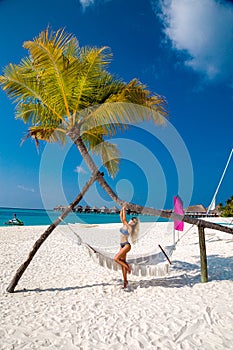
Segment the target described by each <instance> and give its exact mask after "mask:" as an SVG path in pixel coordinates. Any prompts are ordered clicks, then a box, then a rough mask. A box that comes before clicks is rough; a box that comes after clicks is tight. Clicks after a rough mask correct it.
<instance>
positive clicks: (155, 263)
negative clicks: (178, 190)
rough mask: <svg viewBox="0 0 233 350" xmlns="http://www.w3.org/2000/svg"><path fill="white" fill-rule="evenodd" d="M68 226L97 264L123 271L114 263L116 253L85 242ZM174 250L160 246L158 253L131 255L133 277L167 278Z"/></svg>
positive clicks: (172, 246) (129, 260)
mask: <svg viewBox="0 0 233 350" xmlns="http://www.w3.org/2000/svg"><path fill="white" fill-rule="evenodd" d="M68 226H69V228H70V229H71V231H72V232H73V234H74V235H75V236H76V240H75V241H76V242H77V244H79V245H82V246H83V247H85V249H86V250H87V252H88V253H89V256H90V257H91V258H92V259H93V260H94V261H95V262H97V263H98V264H99V265H100V266H102V267H106V268H108V269H111V270H114V271H118V270H121V266H120V265H119V264H117V263H116V262H115V261H114V256H115V254H116V253H111V252H107V251H103V250H101V249H99V248H97V247H95V246H92V245H90V244H88V243H85V242H83V240H82V239H81V237H80V236H79V235H78V234H77V232H76V231H75V230H74V229H73V228H71V225H70V224H68ZM174 248H175V244H173V245H170V246H165V247H163V248H162V247H161V246H160V245H159V252H158V249H157V251H156V252H151V253H148V254H142V255H138V254H137V255H136V254H135V255H133V256H130V254H129V258H127V262H128V263H129V264H130V265H131V273H132V275H135V276H148V277H153V276H165V275H166V274H168V272H169V266H170V264H171V262H170V259H169V257H171V255H172V252H173V250H174Z"/></svg>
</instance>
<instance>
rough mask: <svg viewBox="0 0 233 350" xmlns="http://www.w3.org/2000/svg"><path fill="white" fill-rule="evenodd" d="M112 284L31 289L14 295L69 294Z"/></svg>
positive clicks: (18, 291) (19, 291)
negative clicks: (32, 293)
mask: <svg viewBox="0 0 233 350" xmlns="http://www.w3.org/2000/svg"><path fill="white" fill-rule="evenodd" d="M112 285H113V284H112V283H94V284H86V285H84V286H73V287H64V288H59V287H57V288H45V289H41V288H33V289H26V288H24V289H19V290H16V291H15V292H14V293H29V292H35V293H44V292H69V291H71V290H79V289H84V288H93V287H101V286H102V287H106V286H112Z"/></svg>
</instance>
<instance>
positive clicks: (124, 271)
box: [121, 253, 128, 288]
mask: <svg viewBox="0 0 233 350" xmlns="http://www.w3.org/2000/svg"><path fill="white" fill-rule="evenodd" d="M121 261H123V262H125V263H126V253H125V254H124V255H122V257H121ZM126 264H127V263H126ZM121 270H122V275H123V279H124V288H126V286H127V284H128V281H127V269H126V268H125V267H124V266H121Z"/></svg>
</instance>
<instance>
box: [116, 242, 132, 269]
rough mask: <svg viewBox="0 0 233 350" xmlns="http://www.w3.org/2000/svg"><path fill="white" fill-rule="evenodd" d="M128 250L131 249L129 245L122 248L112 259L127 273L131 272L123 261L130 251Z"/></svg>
mask: <svg viewBox="0 0 233 350" xmlns="http://www.w3.org/2000/svg"><path fill="white" fill-rule="evenodd" d="M130 249H131V246H130V244H126V245H125V246H124V247H123V248H121V249H120V251H119V252H118V253H117V254H116V255H115V257H114V260H115V261H116V262H117V263H118V264H120V265H121V266H122V267H124V268H125V269H126V270H127V271H128V272H129V273H130V272H131V268H130V266H129V264H127V262H126V261H125V260H126V254H127V253H128V252H129V251H130Z"/></svg>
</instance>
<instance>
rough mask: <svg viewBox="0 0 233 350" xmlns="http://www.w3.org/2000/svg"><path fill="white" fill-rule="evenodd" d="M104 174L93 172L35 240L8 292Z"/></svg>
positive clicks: (10, 291)
mask: <svg viewBox="0 0 233 350" xmlns="http://www.w3.org/2000/svg"><path fill="white" fill-rule="evenodd" d="M102 176H103V173H100V172H99V171H98V169H97V170H96V171H95V172H93V174H92V176H91V178H90V180H89V181H88V182H87V183H86V185H85V186H84V188H83V189H82V191H81V192H80V193H79V195H78V196H77V197H76V198H75V199H74V201H73V202H72V203H70V204H69V205H68V206H67V207H66V208H65V210H64V211H63V212H62V214H61V215H60V216H59V217H58V218H57V219H56V220H55V221H54V222H53V223H52V224H51V225H50V226H49V227H48V228H47V230H46V231H45V232H44V233H43V234H42V235H41V236H40V238H39V239H38V240H37V241H36V242H35V244H34V245H33V248H32V250H31V251H30V253H29V255H28V258H27V260H25V262H24V263H23V264H22V265H21V266H20V267H19V268H18V270H17V272H16V274H15V276H14V277H13V279H12V281H11V283H10V284H9V286H8V287H7V292H9V293H13V292H14V290H15V287H16V286H17V284H18V282H19V280H20V278H21V277H22V275H23V273H24V272H25V270H26V269H27V267H28V265H29V264H30V262H31V261H32V259H33V257H34V256H35V254H36V253H37V251H38V249H39V248H40V246H41V245H42V244H43V243H44V241H45V240H46V239H47V238H48V237H49V235H50V234H51V233H52V232H53V230H54V229H55V228H56V227H57V226H58V225H59V224H60V222H61V221H62V220H63V219H64V218H65V217H66V216H67V215H68V214H69V213H70V212H71V211H73V209H74V208H75V207H76V205H77V204H78V203H79V202H80V201H81V199H82V198H83V196H84V194H85V193H86V192H87V191H88V189H89V188H90V186H91V185H92V184H93V183H94V182H95V181H96V180H97V179H98V178H100V177H102Z"/></svg>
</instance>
